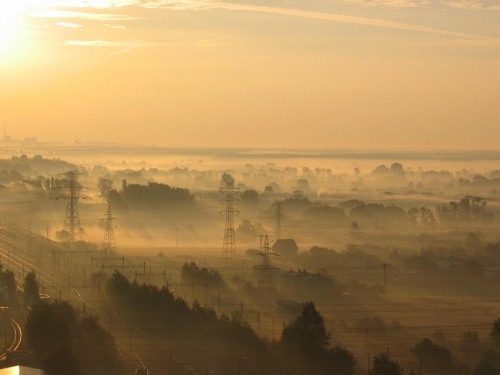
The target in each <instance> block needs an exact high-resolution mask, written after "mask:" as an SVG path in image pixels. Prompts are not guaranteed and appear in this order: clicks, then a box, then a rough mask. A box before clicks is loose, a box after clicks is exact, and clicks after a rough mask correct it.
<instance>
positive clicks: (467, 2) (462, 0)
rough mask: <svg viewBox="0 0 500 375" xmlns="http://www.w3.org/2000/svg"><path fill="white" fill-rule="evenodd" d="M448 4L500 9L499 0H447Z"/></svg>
mask: <svg viewBox="0 0 500 375" xmlns="http://www.w3.org/2000/svg"><path fill="white" fill-rule="evenodd" d="M447 4H448V5H449V6H450V7H453V8H459V9H479V10H500V2H499V1H474V0H455V1H447Z"/></svg>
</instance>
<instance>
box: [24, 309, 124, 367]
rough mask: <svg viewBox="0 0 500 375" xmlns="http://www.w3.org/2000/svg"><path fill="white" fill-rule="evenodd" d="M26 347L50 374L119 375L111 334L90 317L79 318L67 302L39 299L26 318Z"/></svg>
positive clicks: (120, 364)
mask: <svg viewBox="0 0 500 375" xmlns="http://www.w3.org/2000/svg"><path fill="white" fill-rule="evenodd" d="M25 337H26V342H27V347H28V348H29V349H30V350H32V351H33V352H34V353H35V354H36V358H37V361H38V362H39V364H40V365H41V367H42V368H43V369H44V370H46V371H47V372H48V374H49V375H66V374H72V375H94V374H105V375H122V374H125V373H126V372H125V367H124V365H123V364H122V363H121V361H120V359H119V355H118V351H117V348H116V345H115V342H114V339H113V337H112V336H111V335H110V334H109V332H108V331H106V330H104V329H103V328H102V327H101V326H100V325H99V323H98V319H97V318H96V317H93V316H89V317H83V318H80V317H79V316H78V313H77V312H76V311H75V310H74V309H73V307H72V306H71V305H70V304H69V303H68V302H65V301H64V302H59V301H54V302H52V303H46V302H43V301H41V302H40V303H38V304H37V305H35V306H33V307H32V310H31V312H30V314H29V315H28V319H27V321H26V328H25Z"/></svg>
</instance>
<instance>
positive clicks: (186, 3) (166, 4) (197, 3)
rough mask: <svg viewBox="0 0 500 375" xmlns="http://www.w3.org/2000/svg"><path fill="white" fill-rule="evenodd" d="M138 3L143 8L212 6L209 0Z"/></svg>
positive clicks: (200, 8)
mask: <svg viewBox="0 0 500 375" xmlns="http://www.w3.org/2000/svg"><path fill="white" fill-rule="evenodd" d="M139 5H140V6H141V7H143V8H150V9H160V8H163V9H164V8H167V9H173V10H202V9H212V8H214V6H212V4H211V2H210V1H197V0H146V1H143V2H141V4H139Z"/></svg>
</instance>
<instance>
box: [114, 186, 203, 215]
mask: <svg viewBox="0 0 500 375" xmlns="http://www.w3.org/2000/svg"><path fill="white" fill-rule="evenodd" d="M108 200H109V203H110V204H111V205H113V206H115V207H119V208H141V207H142V208H162V207H169V206H173V205H178V204H183V205H186V204H188V205H194V204H195V198H194V195H193V194H191V193H190V192H189V190H188V189H184V188H174V187H170V186H169V185H166V184H161V183H157V182H148V183H147V185H139V184H128V183H127V180H123V183H122V189H121V190H120V191H118V190H116V189H112V190H110V191H109V193H108Z"/></svg>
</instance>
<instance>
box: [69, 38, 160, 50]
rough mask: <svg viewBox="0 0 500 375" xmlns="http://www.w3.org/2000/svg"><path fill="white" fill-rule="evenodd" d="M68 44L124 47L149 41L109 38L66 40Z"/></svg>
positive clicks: (132, 46)
mask: <svg viewBox="0 0 500 375" xmlns="http://www.w3.org/2000/svg"><path fill="white" fill-rule="evenodd" d="M65 44H66V45H68V46H82V47H121V48H123V47H126V48H136V47H147V46H150V45H151V44H150V43H145V42H138V41H120V42H115V41H109V40H68V41H67V42H66V43H65Z"/></svg>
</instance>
